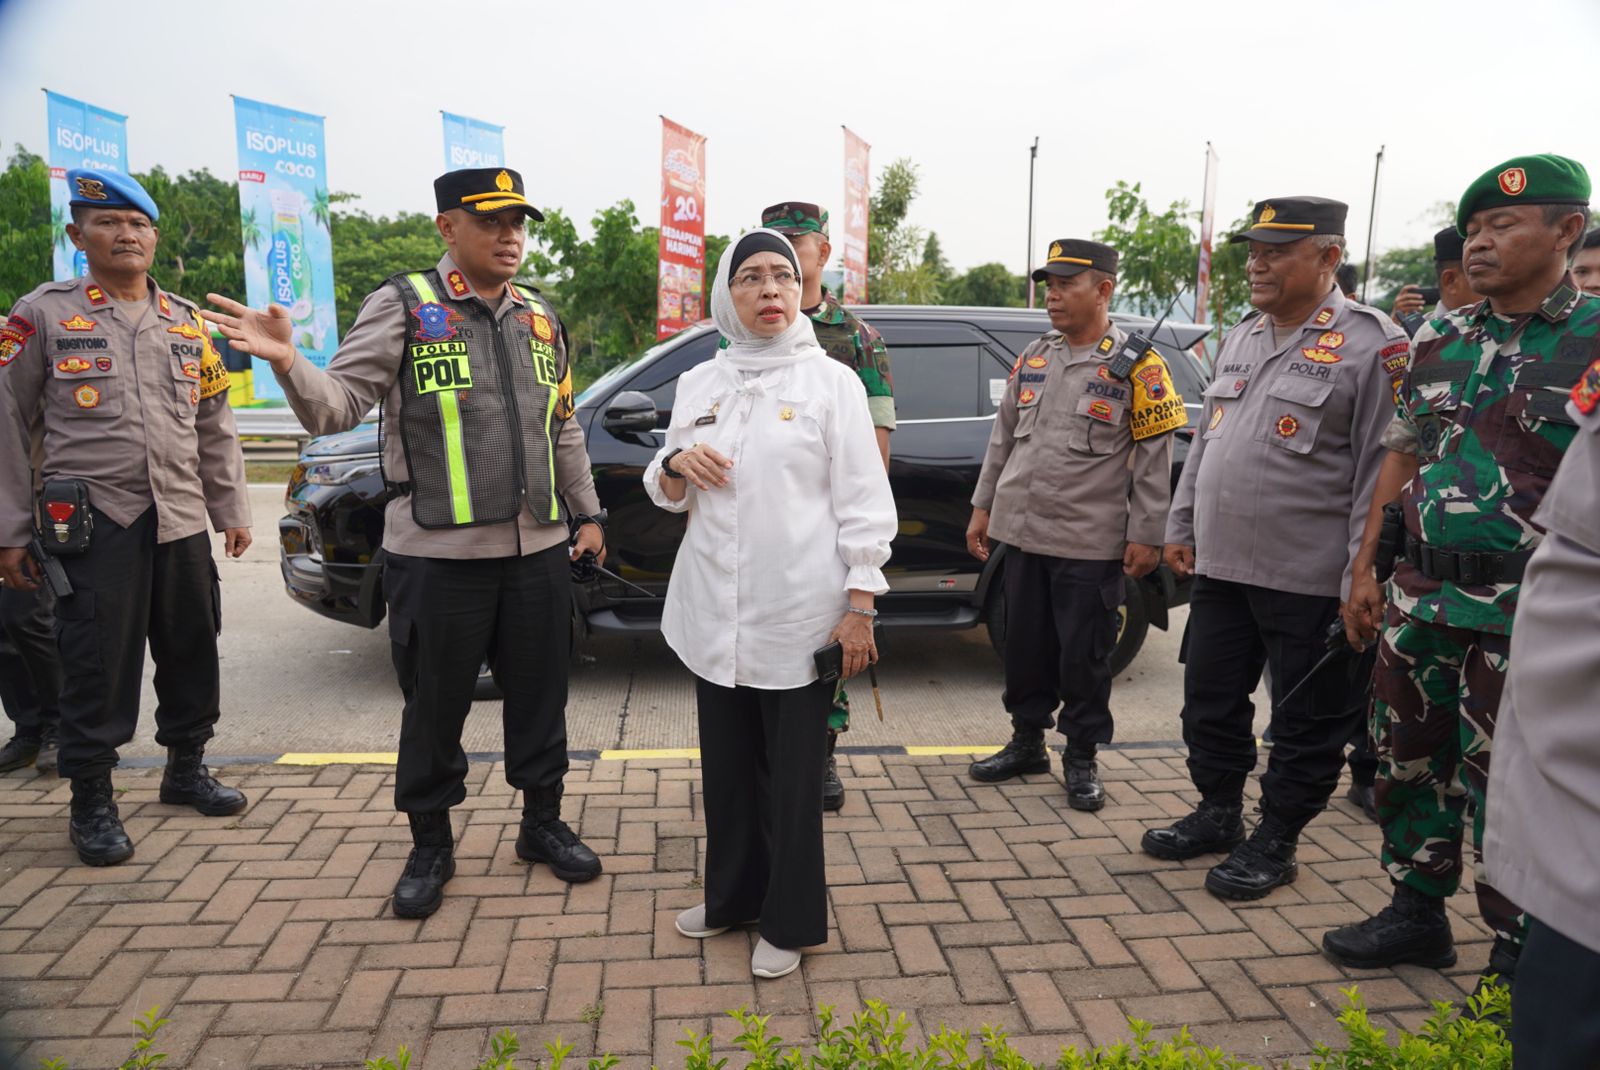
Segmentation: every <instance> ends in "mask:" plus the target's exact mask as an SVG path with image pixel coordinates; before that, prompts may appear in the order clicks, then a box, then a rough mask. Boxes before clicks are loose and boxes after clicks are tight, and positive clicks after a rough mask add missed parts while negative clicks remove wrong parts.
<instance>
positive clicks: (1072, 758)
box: [1061, 754, 1106, 812]
mask: <svg viewBox="0 0 1600 1070" xmlns="http://www.w3.org/2000/svg"><path fill="white" fill-rule="evenodd" d="M1061 772H1062V775H1063V776H1064V777H1065V778H1066V781H1067V805H1068V806H1070V807H1072V808H1073V809H1074V810H1088V811H1090V812H1093V811H1095V810H1098V809H1100V808H1101V807H1103V806H1105V804H1106V789H1105V785H1103V784H1101V783H1100V767H1099V765H1097V764H1096V763H1095V760H1094V755H1092V754H1089V755H1081V754H1063V755H1062V756H1061Z"/></svg>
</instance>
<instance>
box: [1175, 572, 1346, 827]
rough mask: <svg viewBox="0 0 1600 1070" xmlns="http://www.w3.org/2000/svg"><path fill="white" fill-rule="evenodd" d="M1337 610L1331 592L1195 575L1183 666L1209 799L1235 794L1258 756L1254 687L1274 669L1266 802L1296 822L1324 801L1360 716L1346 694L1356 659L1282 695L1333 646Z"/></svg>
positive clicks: (1203, 789) (1195, 770) (1189, 736)
mask: <svg viewBox="0 0 1600 1070" xmlns="http://www.w3.org/2000/svg"><path fill="white" fill-rule="evenodd" d="M1338 612H1339V600H1338V599H1337V598H1335V597H1331V596H1320V595H1305V594H1291V593H1289V592H1287V591H1274V590H1270V589H1268V588H1265V587H1254V586H1251V585H1249V584H1243V583H1232V582H1228V581H1225V580H1213V579H1211V578H1209V577H1206V576H1196V577H1195V580H1194V589H1193V593H1192V594H1191V596H1190V602H1189V625H1190V630H1189V636H1188V640H1189V650H1188V661H1187V662H1186V663H1185V665H1184V673H1183V741H1184V743H1185V744H1187V745H1188V748H1189V774H1190V776H1191V777H1192V778H1193V780H1194V785H1195V787H1196V788H1198V789H1199V790H1200V794H1201V795H1202V796H1203V797H1205V798H1206V799H1209V800H1213V801H1217V802H1224V803H1237V802H1238V801H1239V800H1240V798H1241V797H1242V796H1243V793H1244V785H1245V780H1246V779H1247V778H1248V777H1249V775H1250V771H1251V770H1252V769H1254V768H1255V764H1256V741H1255V733H1254V732H1253V731H1252V728H1251V725H1252V721H1253V720H1254V715H1255V707H1254V705H1253V704H1252V703H1251V702H1250V693H1251V692H1252V691H1253V690H1255V687H1256V684H1257V682H1258V681H1259V679H1260V673H1261V665H1262V663H1263V661H1264V662H1265V664H1266V666H1267V669H1268V671H1269V673H1270V675H1271V688H1272V703H1273V710H1272V739H1273V747H1272V751H1271V753H1270V757H1269V758H1268V759H1267V771H1266V772H1265V773H1264V774H1263V775H1262V777H1261V796H1262V802H1263V805H1264V806H1265V808H1267V809H1269V810H1270V811H1271V812H1272V813H1273V814H1274V815H1275V816H1277V817H1278V818H1279V819H1280V820H1282V821H1284V822H1285V823H1286V824H1288V825H1289V827H1290V828H1291V829H1294V830H1296V831H1298V830H1299V829H1300V828H1302V827H1304V826H1305V824H1306V823H1307V822H1309V821H1310V820H1311V819H1312V818H1313V817H1315V816H1316V815H1317V814H1319V813H1321V811H1322V809H1323V807H1324V806H1325V805H1326V804H1327V801H1328V796H1329V795H1331V794H1332V793H1333V789H1334V786H1335V785H1336V784H1337V783H1338V782H1339V771H1340V769H1341V768H1342V767H1343V765H1344V747H1345V744H1346V743H1347V742H1349V740H1350V737H1351V735H1352V732H1353V730H1354V727H1355V725H1356V724H1357V723H1358V721H1357V714H1356V713H1355V707H1352V706H1351V704H1350V702H1349V697H1348V696H1349V689H1350V671H1351V661H1350V659H1348V658H1344V659H1339V660H1336V661H1335V662H1333V663H1332V664H1330V665H1328V666H1326V667H1325V668H1324V669H1323V670H1322V671H1321V672H1319V673H1317V675H1316V677H1315V678H1314V679H1313V680H1312V681H1311V682H1310V683H1308V684H1306V686H1305V687H1303V688H1301V690H1300V691H1299V693H1297V694H1296V695H1295V696H1294V698H1293V699H1291V700H1290V702H1289V703H1287V704H1285V703H1283V702H1282V701H1281V696H1283V695H1284V694H1285V693H1287V692H1288V691H1289V690H1290V689H1291V688H1292V687H1294V686H1295V685H1296V684H1297V683H1299V682H1300V681H1301V680H1302V679H1303V678H1304V677H1305V675H1306V674H1307V673H1308V672H1310V670H1311V667H1312V666H1313V665H1315V664H1316V663H1317V662H1318V661H1319V660H1320V659H1321V657H1322V655H1323V654H1324V653H1326V649H1327V648H1326V647H1325V646H1324V645H1323V637H1324V635H1325V633H1326V631H1327V628H1328V625H1329V624H1330V623H1331V622H1332V621H1333V619H1334V617H1335V616H1337V615H1338Z"/></svg>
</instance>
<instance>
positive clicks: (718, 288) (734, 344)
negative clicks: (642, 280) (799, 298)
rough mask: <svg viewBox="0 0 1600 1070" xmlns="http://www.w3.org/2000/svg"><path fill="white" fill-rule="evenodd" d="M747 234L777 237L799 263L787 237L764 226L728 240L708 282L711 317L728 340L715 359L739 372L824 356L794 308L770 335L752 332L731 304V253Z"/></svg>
mask: <svg viewBox="0 0 1600 1070" xmlns="http://www.w3.org/2000/svg"><path fill="white" fill-rule="evenodd" d="M751 234H770V235H771V236H772V237H774V238H777V239H778V240H779V241H780V242H782V243H783V244H784V246H785V247H787V248H788V250H789V256H790V260H791V262H793V263H795V264H798V263H799V257H797V256H795V255H794V246H793V245H790V244H789V239H788V238H786V237H784V236H783V235H782V234H779V233H778V232H777V231H775V230H768V229H766V228H765V227H757V228H755V229H754V230H748V231H745V233H743V234H741V235H739V237H738V238H736V239H735V240H733V241H731V242H729V243H728V247H727V248H726V249H724V250H723V251H722V259H721V260H719V261H717V278H716V281H715V282H713V283H712V285H711V319H712V322H714V323H715V324H716V325H717V329H718V330H719V331H721V332H722V337H724V338H726V339H727V340H728V348H727V349H722V350H718V351H717V359H718V360H719V361H724V362H725V363H727V364H728V365H730V366H732V367H733V368H735V369H737V370H739V371H742V372H758V371H765V370H766V369H768V368H781V367H784V366H786V365H789V364H795V363H797V362H799V361H802V360H807V359H809V358H811V357H825V356H827V354H826V353H824V352H823V350H822V347H821V346H819V345H818V344H817V334H816V332H815V331H813V330H812V329H811V317H810V316H807V315H806V314H805V313H803V312H801V311H799V310H798V309H796V310H795V317H794V322H793V323H790V324H789V326H788V327H786V328H785V329H784V330H783V333H781V334H776V335H773V336H772V337H770V338H768V337H763V336H761V335H759V334H757V333H756V332H755V331H752V330H751V329H750V328H749V327H746V326H745V325H744V323H743V322H742V321H741V320H740V319H739V313H738V310H737V309H735V308H734V307H733V291H732V290H731V289H730V286H729V281H730V277H731V275H732V272H733V254H734V252H735V251H736V250H737V249H738V248H739V243H740V242H741V241H743V240H744V239H745V238H747V237H749V236H750V235H751ZM799 275H800V269H799V268H798V267H796V268H795V277H796V278H799Z"/></svg>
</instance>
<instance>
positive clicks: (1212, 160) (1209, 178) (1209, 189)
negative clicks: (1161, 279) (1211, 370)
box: [1194, 141, 1217, 323]
mask: <svg viewBox="0 0 1600 1070" xmlns="http://www.w3.org/2000/svg"><path fill="white" fill-rule="evenodd" d="M1216 217H1217V150H1216V149H1214V148H1212V147H1211V142H1209V141H1208V142H1206V189H1205V196H1204V197H1202V198H1201V202H1200V274H1199V277H1198V278H1197V279H1196V280H1195V284H1194V321H1195V322H1196V323H1204V322H1205V321H1206V301H1207V299H1209V298H1210V296H1211V235H1212V228H1213V227H1214V226H1215V225H1216V222H1217V218H1216Z"/></svg>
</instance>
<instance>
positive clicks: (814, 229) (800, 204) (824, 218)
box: [761, 201, 828, 238]
mask: <svg viewBox="0 0 1600 1070" xmlns="http://www.w3.org/2000/svg"><path fill="white" fill-rule="evenodd" d="M761 225H762V226H764V227H766V228H768V229H769V230H775V231H777V232H778V233H779V234H787V235H790V236H791V237H792V236H794V235H797V234H820V235H822V236H823V237H824V238H826V237H827V236H828V213H827V212H825V211H824V210H823V209H822V208H820V207H819V206H817V205H815V204H812V203H811V202H810V201H784V202H783V203H782V204H775V205H773V206H772V207H770V208H763V209H762V210H761Z"/></svg>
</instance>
